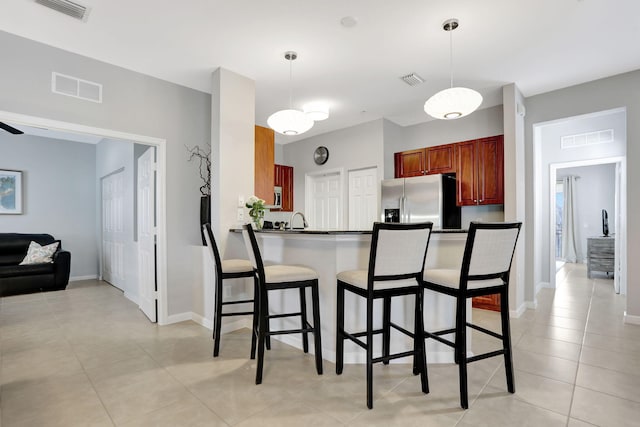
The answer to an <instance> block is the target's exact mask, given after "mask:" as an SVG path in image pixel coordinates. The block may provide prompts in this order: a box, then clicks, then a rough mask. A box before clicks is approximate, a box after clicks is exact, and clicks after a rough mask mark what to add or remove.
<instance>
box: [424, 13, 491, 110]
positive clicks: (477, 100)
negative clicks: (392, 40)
mask: <svg viewBox="0 0 640 427" xmlns="http://www.w3.org/2000/svg"><path fill="white" fill-rule="evenodd" d="M458 25H459V22H458V20H457V19H455V18H452V19H448V20H446V21H445V22H444V24H443V25H442V29H443V30H445V31H447V32H449V67H450V72H451V87H449V88H448V89H444V90H441V91H440V92H438V93H436V94H435V95H433V96H432V97H431V98H429V99H428V100H427V102H425V103H424V111H425V112H426V113H427V114H428V115H430V116H431V117H433V118H436V119H440V120H452V119H459V118H460V117H464V116H467V115H469V114H471V113H473V112H474V111H476V110H477V109H478V107H479V106H480V104H482V95H480V94H479V93H478V92H476V91H475V90H473V89H469V88H466V87H453V36H452V32H453V30H455V29H456V28H458Z"/></svg>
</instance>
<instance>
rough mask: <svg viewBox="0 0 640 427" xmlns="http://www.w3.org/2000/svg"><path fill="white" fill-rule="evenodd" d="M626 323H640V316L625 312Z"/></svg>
mask: <svg viewBox="0 0 640 427" xmlns="http://www.w3.org/2000/svg"><path fill="white" fill-rule="evenodd" d="M624 323H628V324H630V325H640V316H633V315H631V314H627V312H626V311H625V312H624Z"/></svg>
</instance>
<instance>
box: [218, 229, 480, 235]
mask: <svg viewBox="0 0 640 427" xmlns="http://www.w3.org/2000/svg"><path fill="white" fill-rule="evenodd" d="M229 231H231V232H232V233H242V228H231V229H229ZM255 231H256V233H266V234H319V235H344V234H346V235H353V234H371V230H314V229H309V228H307V229H302V228H294V229H293V230H275V229H262V230H255ZM432 233H438V234H450V233H451V234H455V233H467V230H461V229H455V230H449V229H445V230H433V231H432Z"/></svg>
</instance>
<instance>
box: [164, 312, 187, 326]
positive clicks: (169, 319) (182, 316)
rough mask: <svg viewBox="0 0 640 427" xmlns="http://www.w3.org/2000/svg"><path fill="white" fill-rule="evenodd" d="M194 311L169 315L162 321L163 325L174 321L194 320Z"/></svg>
mask: <svg viewBox="0 0 640 427" xmlns="http://www.w3.org/2000/svg"><path fill="white" fill-rule="evenodd" d="M192 318H193V313H191V312H190V311H187V312H185V313H178V314H172V315H170V316H167V320H166V321H165V322H164V323H162V325H171V324H173V323H180V322H186V321H187V320H192Z"/></svg>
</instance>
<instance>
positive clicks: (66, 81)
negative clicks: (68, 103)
mask: <svg viewBox="0 0 640 427" xmlns="http://www.w3.org/2000/svg"><path fill="white" fill-rule="evenodd" d="M51 91H52V92H53V93H57V94H60V95H66V96H71V97H73V98H78V99H84V100H85V101H91V102H97V103H102V85H101V84H99V83H95V82H90V81H88V80H83V79H79V78H77V77H72V76H67V75H64V74H60V73H56V72H53V73H52V75H51Z"/></svg>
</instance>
